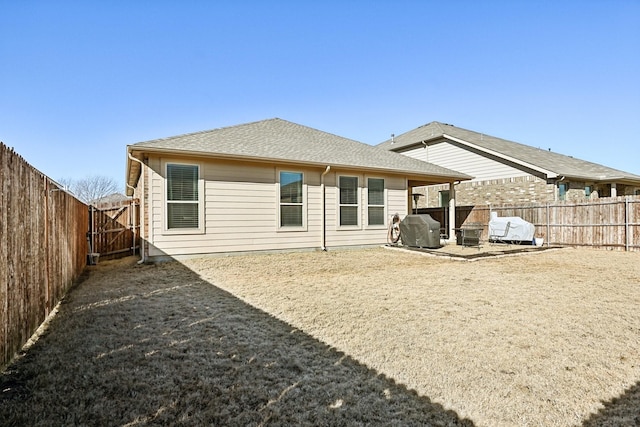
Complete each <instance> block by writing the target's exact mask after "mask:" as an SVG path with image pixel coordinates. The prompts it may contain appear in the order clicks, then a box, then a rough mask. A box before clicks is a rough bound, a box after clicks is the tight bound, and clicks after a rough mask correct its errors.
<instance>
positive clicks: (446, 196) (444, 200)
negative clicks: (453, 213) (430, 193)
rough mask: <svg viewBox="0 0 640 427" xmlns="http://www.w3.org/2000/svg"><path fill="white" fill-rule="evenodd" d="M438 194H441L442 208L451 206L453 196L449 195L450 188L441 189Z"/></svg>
mask: <svg viewBox="0 0 640 427" xmlns="http://www.w3.org/2000/svg"><path fill="white" fill-rule="evenodd" d="M438 196H439V197H438V198H439V199H440V200H439V201H440V207H441V208H442V207H445V208H448V207H449V200H450V199H451V197H450V196H449V190H446V191H445V190H443V191H440V192H439V193H438Z"/></svg>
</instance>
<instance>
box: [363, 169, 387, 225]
mask: <svg viewBox="0 0 640 427" xmlns="http://www.w3.org/2000/svg"><path fill="white" fill-rule="evenodd" d="M367 217H368V222H369V225H385V216H384V179H382V178H368V179H367Z"/></svg>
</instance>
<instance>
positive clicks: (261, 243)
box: [149, 158, 321, 256]
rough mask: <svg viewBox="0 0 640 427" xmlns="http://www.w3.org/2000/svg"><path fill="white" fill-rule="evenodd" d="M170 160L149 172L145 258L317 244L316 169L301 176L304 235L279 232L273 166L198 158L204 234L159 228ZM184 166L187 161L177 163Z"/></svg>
mask: <svg viewBox="0 0 640 427" xmlns="http://www.w3.org/2000/svg"><path fill="white" fill-rule="evenodd" d="M168 161H169V162H170V161H173V159H157V158H154V159H153V161H150V166H152V168H153V169H154V171H153V173H152V188H153V198H152V202H151V203H152V206H153V207H152V210H151V212H152V218H153V219H152V224H153V232H152V236H151V239H152V242H151V243H152V246H151V247H152V248H155V251H151V252H150V254H149V255H150V256H158V255H189V254H200V253H216V252H235V251H256V250H270V249H296V248H310V247H317V246H319V245H320V237H321V236H320V221H321V216H320V212H314V211H318V210H319V209H320V197H319V191H320V190H319V175H320V171H319V170H317V169H316V170H313V169H305V168H299V167H298V168H295V167H293V168H288V169H291V170H297V171H300V172H303V173H304V176H305V182H306V189H307V203H306V205H305V206H304V208H305V209H307V212H308V218H307V229H306V231H283V230H279V229H278V219H277V209H278V199H277V184H276V173H277V169H278V168H276V167H275V166H274V165H267V164H257V163H244V162H231V161H221V160H208V161H202V160H198V161H197V162H196V161H194V162H196V163H197V164H199V165H200V166H201V168H202V172H201V176H202V178H203V179H204V212H205V213H204V233H203V234H180V233H175V231H173V232H171V233H168V232H166V231H165V230H164V227H163V224H164V220H165V218H164V216H165V207H164V200H165V195H164V194H163V191H164V177H163V176H162V170H163V168H162V166H163V165H164V164H165V163H166V162H168ZM180 161H181V162H184V163H188V160H183V159H181V160H180Z"/></svg>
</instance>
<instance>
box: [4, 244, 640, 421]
mask: <svg viewBox="0 0 640 427" xmlns="http://www.w3.org/2000/svg"><path fill="white" fill-rule="evenodd" d="M639 306H640V254H638V253H622V252H606V251H590V250H574V249H564V250H559V251H543V252H540V253H536V254H531V255H523V256H518V257H506V258H490V259H482V260H478V261H477V262H472V263H465V262H459V261H453V260H450V259H445V258H436V257H426V256H422V255H419V254H416V253H410V252H399V251H390V250H385V249H381V248H379V249H372V250H353V251H335V252H327V253H321V252H314V253H290V254H272V255H249V256H234V257H216V258H206V259H198V260H189V261H185V262H184V263H183V264H178V263H167V264H160V265H155V266H138V265H136V264H135V263H132V262H130V261H129V262H128V264H127V263H126V262H125V263H124V264H123V263H122V262H119V263H118V262H110V263H104V264H102V265H99V266H97V267H95V268H93V269H92V271H91V275H90V277H89V279H88V280H87V281H86V282H84V283H83V284H81V285H80V286H79V287H77V288H76V289H74V290H73V291H72V292H71V294H70V295H69V297H68V298H67V299H66V300H65V301H64V303H63V304H62V305H61V308H60V313H59V315H58V316H57V317H56V318H55V319H54V320H53V321H52V323H51V327H50V329H49V330H48V332H47V333H45V335H44V336H43V337H42V338H41V339H40V340H39V341H38V342H37V343H36V344H35V345H34V346H33V347H32V348H31V349H30V350H29V352H28V353H27V354H26V355H25V356H24V357H23V358H22V359H20V360H19V361H18V362H17V363H16V364H14V365H12V366H11V367H10V368H9V369H8V371H7V372H6V373H5V374H4V375H3V376H2V377H0V392H1V393H0V419H3V420H10V424H16V425H21V424H29V425H51V424H60V425H62V424H101V423H106V424H110V425H153V424H184V425H187V424H189V425H193V424H227V425H229V424H232V425H284V424H303V425H370V424H378V425H393V424H395V425H430V424H431V425H456V424H469V425H471V424H472V423H473V424H476V425H479V426H512V425H519V426H526V425H531V426H538V425H560V426H569V425H579V424H581V423H583V422H585V423H586V424H587V425H607V424H610V425H621V424H622V425H633V424H634V422H638V421H639V420H638V418H634V417H637V414H638V413H640V401H639V400H638V398H637V397H638V393H637V389H638V383H639V382H640V363H639V362H638V361H639V360H640V310H638V307H639ZM625 423H626V424H625Z"/></svg>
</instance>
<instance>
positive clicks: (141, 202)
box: [125, 151, 146, 262]
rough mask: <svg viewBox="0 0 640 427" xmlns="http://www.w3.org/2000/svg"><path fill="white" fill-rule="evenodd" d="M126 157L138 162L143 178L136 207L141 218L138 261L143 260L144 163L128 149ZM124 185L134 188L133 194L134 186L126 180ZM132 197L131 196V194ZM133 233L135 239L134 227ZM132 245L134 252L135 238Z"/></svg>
mask: <svg viewBox="0 0 640 427" xmlns="http://www.w3.org/2000/svg"><path fill="white" fill-rule="evenodd" d="M127 157H129V160H133V161H134V162H138V163H140V177H141V178H142V179H143V182H142V189H143V191H142V195H143V200H140V206H139V207H138V209H139V210H140V211H139V212H140V218H141V220H140V237H141V239H140V262H145V253H144V242H143V241H142V232H143V229H142V224H144V215H145V211H144V208H143V206H144V196H146V195H145V194H144V163H142V161H141V160H139V159H136V158H135V157H133V156H132V155H131V153H130V152H129V151H127ZM125 185H126V186H127V187H129V188H131V189H132V190H134V194H135V188H134V187H132V186H130V185H129V184H127V181H126V180H125ZM132 198H133V196H132ZM132 205H133V204H132ZM130 209H132V211H131V213H132V214H133V213H134V212H133V206H131V208H130ZM133 235H134V239H135V235H136V231H135V228H134V230H133ZM133 247H134V249H133V251H134V253H135V240H134V243H133Z"/></svg>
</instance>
